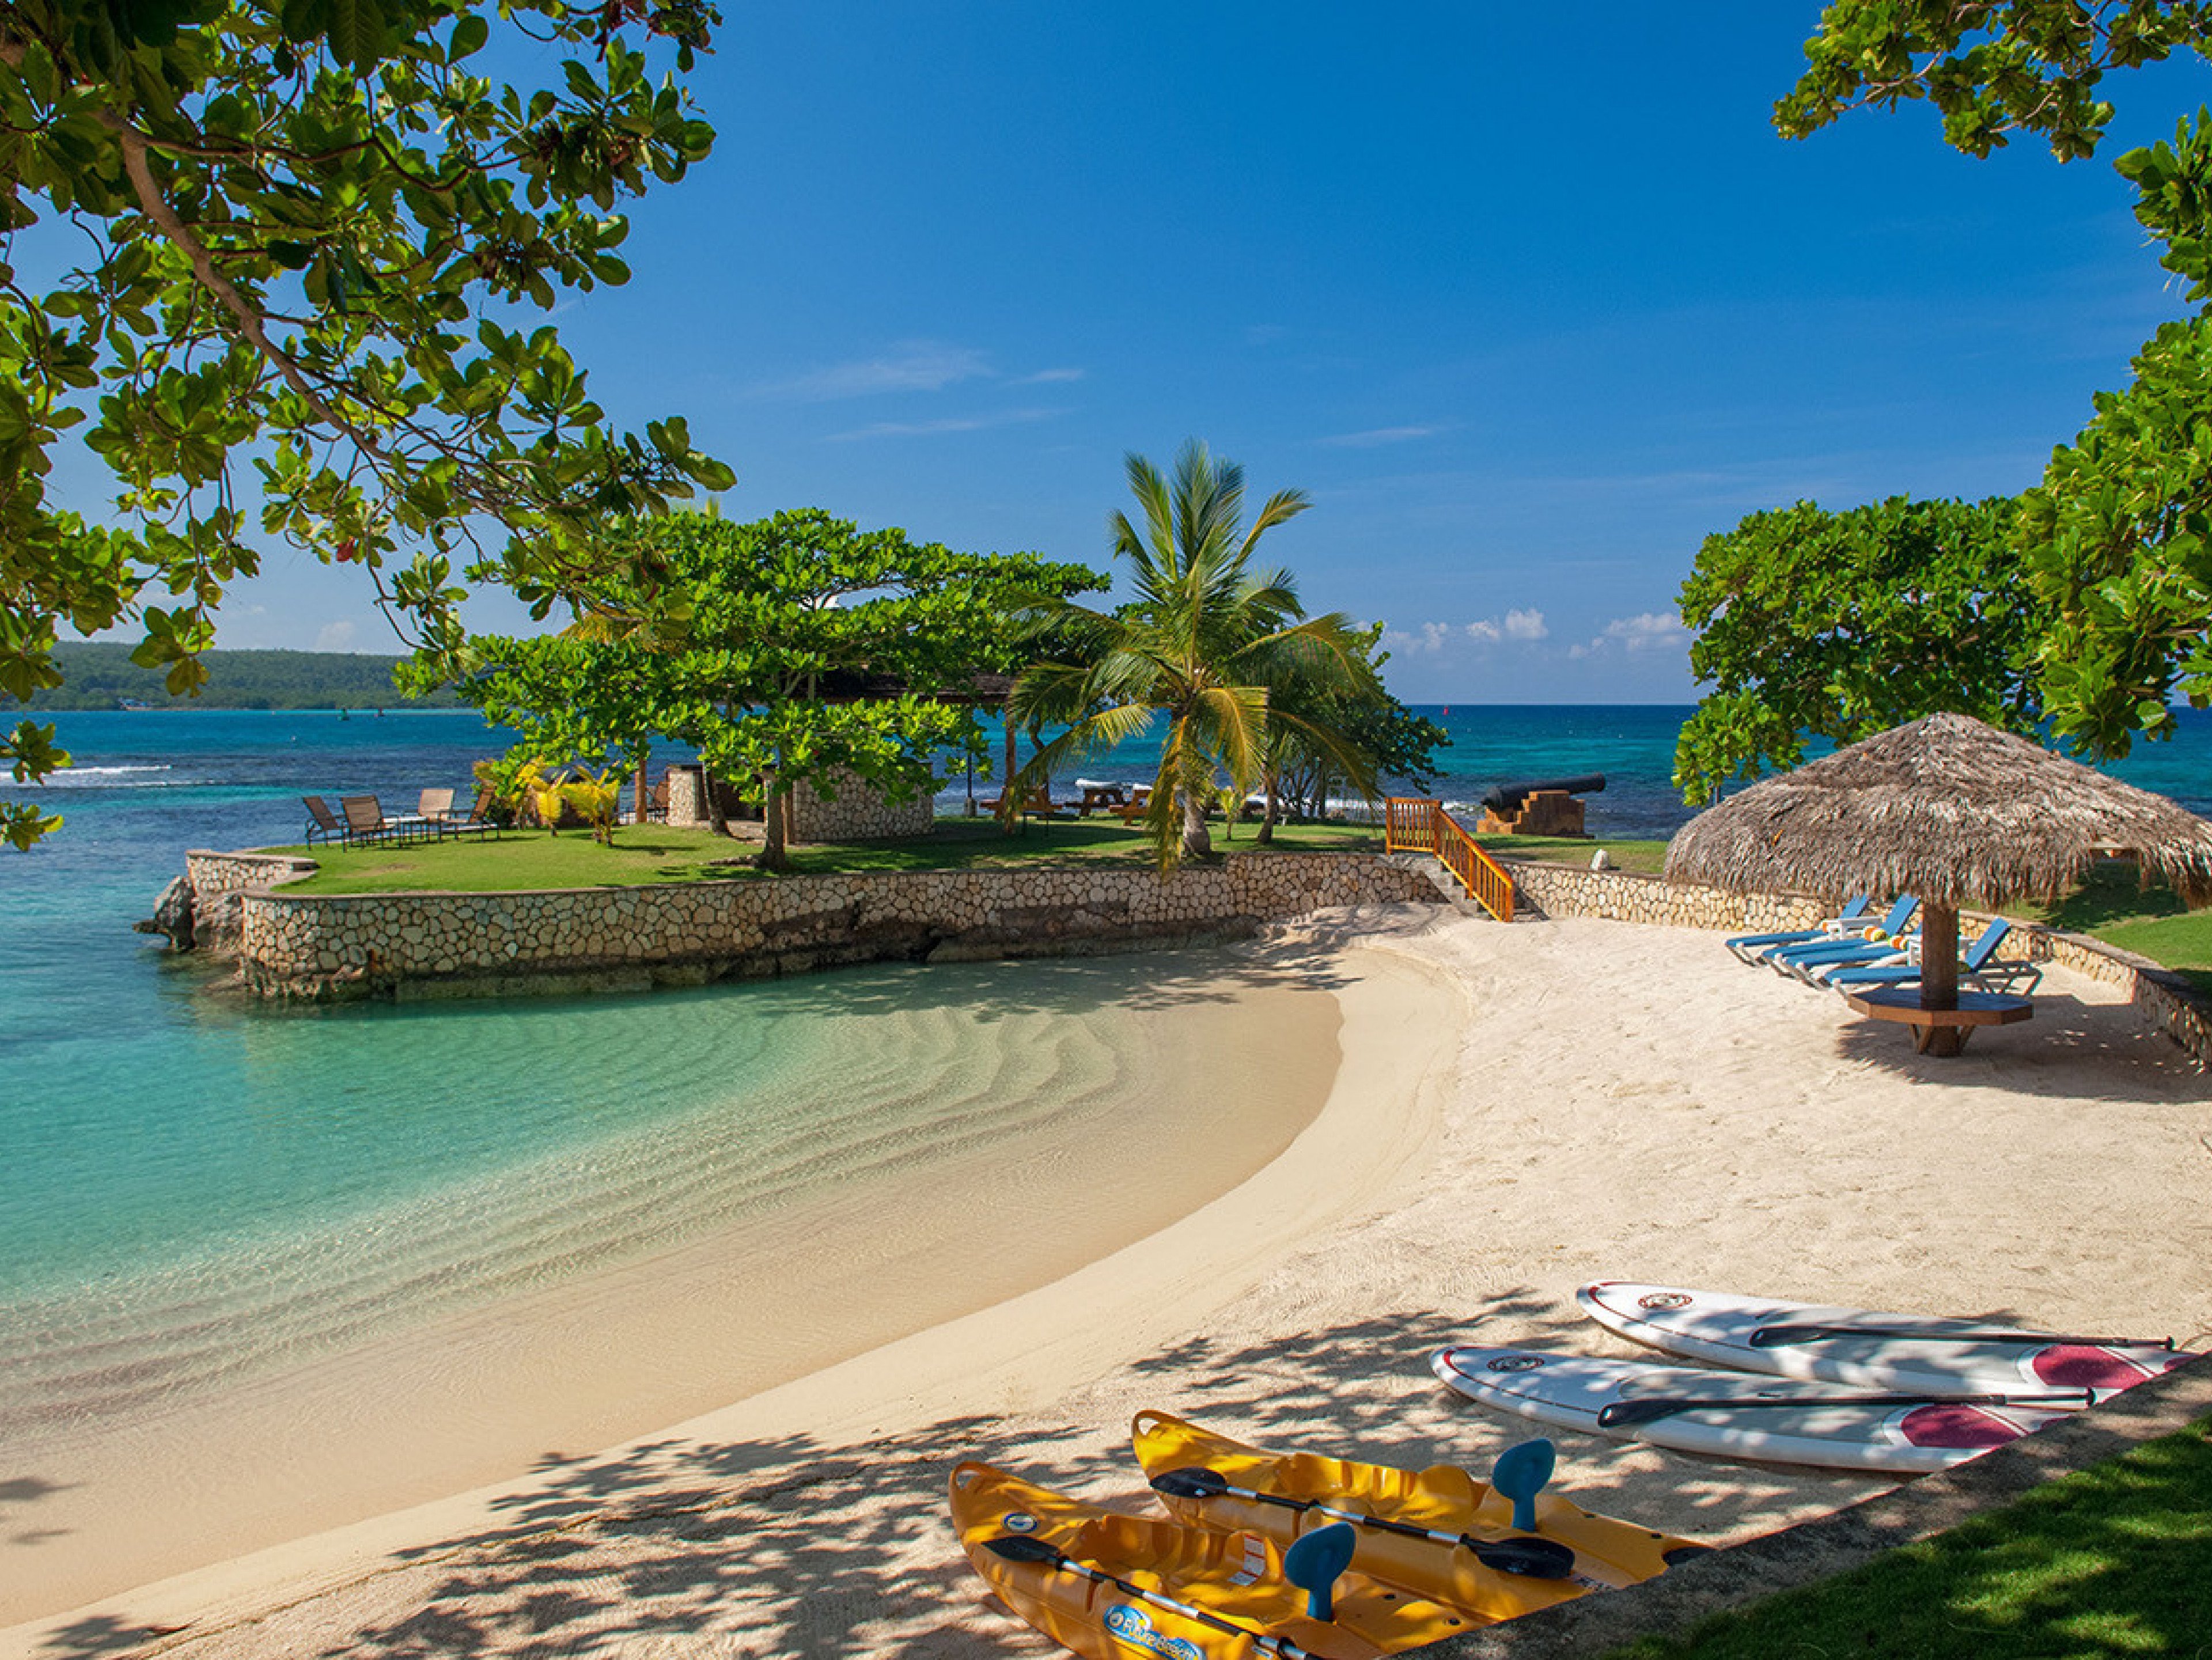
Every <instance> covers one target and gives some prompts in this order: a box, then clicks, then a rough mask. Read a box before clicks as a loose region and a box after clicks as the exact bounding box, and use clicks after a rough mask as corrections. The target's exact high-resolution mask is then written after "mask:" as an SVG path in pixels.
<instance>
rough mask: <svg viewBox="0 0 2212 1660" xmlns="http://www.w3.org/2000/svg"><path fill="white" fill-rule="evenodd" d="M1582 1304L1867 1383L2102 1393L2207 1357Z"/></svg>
mask: <svg viewBox="0 0 2212 1660" xmlns="http://www.w3.org/2000/svg"><path fill="white" fill-rule="evenodd" d="M1575 1300H1576V1301H1577V1302H1578V1303H1580V1304H1582V1305H1583V1312H1584V1313H1586V1314H1588V1315H1589V1316H1590V1318H1592V1319H1593V1320H1595V1321H1597V1322H1598V1323H1600V1324H1601V1325H1604V1326H1607V1327H1608V1328H1610V1329H1613V1330H1614V1331H1617V1332H1619V1333H1620V1335H1622V1336H1623V1337H1626V1338H1628V1339H1629V1340H1630V1341H1632V1342H1638V1343H1646V1344H1649V1345H1650V1347H1653V1348H1656V1349H1664V1350H1665V1351H1666V1352H1667V1353H1669V1354H1680V1355H1685V1356H1686V1357H1688V1358H1689V1359H1692V1360H1710V1361H1712V1362H1714V1363H1715V1364H1717V1365H1723V1366H1738V1367H1741V1368H1742V1369H1743V1370H1744V1371H1763V1372H1770V1373H1772V1374H1773V1375H1774V1376H1776V1377H1809V1378H1823V1379H1826V1380H1827V1381H1829V1382H1831V1383H1849V1384H1851V1385H1854V1386H1856V1387H1858V1388H1863V1389H1891V1390H1902V1389H1926V1390H1928V1391H1929V1392H1931V1393H1936V1394H1949V1395H1980V1394H2002V1393H2004V1392H2006V1391H2008V1390H2011V1391H2015V1392H2019V1391H2025V1390H2030V1389H2089V1390H2093V1392H2094V1393H2095V1395H2096V1396H2097V1398H2098V1399H2099V1400H2102V1399H2104V1398H2105V1397H2106V1395H2116V1394H2118V1392H2119V1391H2120V1390H2122V1389H2127V1388H2129V1387H2130V1386H2131V1385H2134V1384H2136V1383H2142V1381H2143V1380H2144V1379H2145V1378H2147V1377H2157V1376H2158V1375H2159V1374H2160V1372H2163V1371H2170V1370H2171V1369H2172V1368H2173V1367H2175V1366H2178V1365H2181V1364H2183V1363H2184V1362H2185V1361H2187V1360H2191V1359H2195V1358H2196V1357H2195V1356H2194V1355H2192V1354H2190V1353H2185V1352H2182V1351H2177V1350H2176V1349H2175V1348H2174V1347H2173V1345H2172V1342H2171V1341H2168V1340H2166V1339H2163V1338H2160V1339H2155V1340H2151V1341H2142V1340H2130V1339H2127V1338H2117V1337H2067V1336H2062V1335H2057V1334H2052V1333H2044V1332H2033V1331H2023V1330H2021V1329H2020V1328H2019V1327H2017V1326H2013V1325H2009V1324H2008V1323H2004V1322H2002V1321H1989V1320H1952V1319H1929V1318H1927V1317H1924V1316H1920V1315H1913V1314H1876V1313H1875V1312H1873V1311H1872V1310H1867V1309H1849V1308H1827V1307H1819V1306H1815V1305H1814V1304H1807V1303H1785V1302H1781V1301H1778V1300H1777V1299H1776V1298H1767V1297H1737V1296H1733V1295H1731V1294H1730V1293H1729V1292H1717V1291H1692V1290H1686V1289H1685V1288H1683V1287H1681V1286H1645V1285H1638V1284H1635V1283H1633V1282H1631V1281H1628V1280H1599V1281H1598V1282H1597V1283H1596V1284H1595V1285H1590V1286H1583V1288H1582V1289H1581V1290H1580V1291H1578V1292H1576V1293H1575Z"/></svg>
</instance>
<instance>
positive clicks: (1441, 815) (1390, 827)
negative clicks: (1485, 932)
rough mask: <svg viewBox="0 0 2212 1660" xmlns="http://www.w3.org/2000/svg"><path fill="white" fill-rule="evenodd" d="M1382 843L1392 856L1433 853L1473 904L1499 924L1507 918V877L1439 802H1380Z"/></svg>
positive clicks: (1509, 895)
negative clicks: (1402, 853)
mask: <svg viewBox="0 0 2212 1660" xmlns="http://www.w3.org/2000/svg"><path fill="white" fill-rule="evenodd" d="M1383 847H1384V848H1386V849H1388V850H1389V852H1392V853H1396V852H1399V851H1400V850H1401V849H1405V850H1408V851H1413V852H1418V853H1433V854H1436V856H1437V859H1438V860H1440V861H1441V862H1442V863H1443V867H1444V868H1445V869H1446V870H1448V871H1449V872H1450V873H1452V874H1453V875H1454V876H1456V877H1457V878H1459V882H1460V885H1461V886H1462V887H1463V888H1465V889H1466V890H1467V891H1468V894H1469V895H1470V896H1472V897H1473V898H1474V902H1475V903H1477V904H1479V905H1480V906H1481V907H1482V908H1483V909H1485V910H1486V911H1488V912H1489V913H1490V914H1491V915H1492V916H1494V917H1496V918H1497V919H1498V921H1501V922H1510V921H1512V920H1513V879H1512V878H1511V877H1510V876H1508V875H1507V874H1506V873H1505V867H1504V866H1503V865H1501V864H1499V863H1498V861H1497V860H1495V859H1492V857H1491V856H1490V855H1489V854H1486V853H1485V852H1484V851H1483V850H1482V848H1480V846H1479V845H1478V844H1477V843H1476V842H1475V839H1474V837H1473V836H1469V835H1468V833H1467V831H1466V830H1465V829H1464V828H1462V825H1461V824H1460V822H1459V820H1458V819H1456V818H1453V817H1452V816H1451V815H1450V814H1449V813H1448V812H1445V811H1444V804H1443V802H1442V801H1439V800H1436V799H1435V798H1434V797H1432V796H1406V795H1394V796H1392V797H1390V798H1389V800H1386V801H1385V802H1384V803H1383Z"/></svg>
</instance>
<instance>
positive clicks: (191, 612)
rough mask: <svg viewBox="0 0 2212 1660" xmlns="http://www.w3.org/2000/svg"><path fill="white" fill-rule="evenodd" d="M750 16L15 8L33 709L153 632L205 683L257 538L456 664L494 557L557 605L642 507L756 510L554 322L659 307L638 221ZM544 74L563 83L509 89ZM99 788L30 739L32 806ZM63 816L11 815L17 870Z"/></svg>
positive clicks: (536, 601)
mask: <svg viewBox="0 0 2212 1660" xmlns="http://www.w3.org/2000/svg"><path fill="white" fill-rule="evenodd" d="M717 21H719V19H718V15H717V14H716V13H715V11H714V9H713V8H712V6H711V5H708V4H706V3H703V0H653V3H649V4H647V3H636V0H607V3H605V4H594V5H590V6H586V7H576V6H572V5H569V4H568V3H566V0H387V3H381V4H376V5H365V4H360V3H356V0H281V3H279V0H10V3H9V4H7V5H6V6H4V7H0V366H4V368H5V370H6V373H5V374H0V696H5V697H7V698H9V699H13V700H15V701H17V702H21V701H22V700H24V699H27V697H29V696H30V695H31V694H32V693H33V692H34V691H37V690H40V689H41V688H48V687H52V686H55V685H58V684H61V679H62V671H61V669H60V667H59V666H58V663H57V661H56V660H55V657H54V651H53V648H54V646H55V643H56V642H57V639H58V634H59V630H60V629H62V628H64V627H67V628H69V629H74V630H75V631H76V632H78V633H80V634H90V633H93V632H94V631H97V630H100V629H106V628H109V627H112V626H113V625H115V624H117V623H125V622H128V623H134V624H135V625H136V626H137V627H138V628H139V629H142V630H143V639H142V640H141V641H140V642H139V644H138V646H137V651H136V653H135V657H136V660H137V661H138V662H140V663H141V664H143V665H145V666H158V667H160V668H161V669H162V670H163V672H164V673H165V676H166V684H167V690H168V691H169V692H170V693H171V694H172V695H187V694H190V693H191V692H193V691H194V690H197V687H198V686H199V685H200V684H202V682H203V681H204V679H205V676H206V672H205V670H204V667H203V666H202V664H201V662H200V660H199V659H200V655H201V654H202V653H203V652H204V651H205V650H206V649H207V648H208V647H209V646H210V644H211V643H212V642H213V639H214V618H215V615H216V608H217V606H218V605H219V604H220V602H221V600H222V594H223V591H224V589H225V587H227V586H228V584H229V583H230V582H231V581H232V580H233V579H234V578H236V577H240V576H246V575H252V574H253V573H254V572H255V571H256V569H258V564H259V560H260V550H259V546H258V543H257V540H256V538H257V534H258V536H259V537H261V538H281V539H283V540H285V541H289V542H290V543H292V544H294V545H295V546H297V547H300V548H301V549H304V550H307V551H309V552H312V553H313V555H314V556H316V557H317V558H319V559H322V560H325V561H326V562H339V563H345V564H349V565H351V566H353V567H354V568H356V569H359V570H361V571H362V572H363V573H364V576H365V580H366V581H367V582H368V585H369V587H370V588H371V590H372V592H373V593H374V595H375V596H376V598H377V599H378V600H379V601H380V603H383V604H384V605H386V606H387V608H388V609H389V610H390V611H392V612H393V613H394V614H395V617H396V618H397V619H398V620H401V621H403V622H404V623H406V624H407V626H409V627H410V628H411V629H414V630H416V632H417V634H418V637H421V638H424V639H428V640H430V641H432V642H442V643H445V644H447V645H450V644H451V643H452V642H453V641H454V640H455V639H457V638H458V636H459V624H458V623H456V622H455V620H454V618H453V606H454V605H455V604H456V603H457V602H458V600H459V599H460V597H461V595H462V593H463V591H464V590H463V587H462V583H461V581H459V576H458V575H457V570H458V567H459V564H461V563H463V562H469V561H471V559H472V560H473V562H472V563H469V565H468V573H467V574H468V575H470V576H471V577H474V578H488V579H490V580H495V581H503V582H506V583H507V584H509V585H511V586H513V587H514V588H515V589H516V590H517V591H518V592H519V593H521V594H523V595H524V597H525V598H526V599H530V600H531V601H532V604H533V605H537V606H539V607H541V610H540V612H539V614H540V615H544V614H547V613H548V612H550V609H551V608H552V606H553V605H556V603H558V601H559V600H560V599H561V598H562V597H563V596H564V595H566V594H568V593H571V592H573V591H574V590H575V589H576V588H577V587H579V586H580V585H588V584H589V583H590V582H591V581H593V580H595V579H596V578H597V577H598V576H599V575H600V574H601V570H602V567H601V564H600V562H599V559H598V557H597V556H596V552H597V548H598V544H596V543H595V542H594V541H592V539H590V538H591V536H592V534H593V533H594V530H595V527H596V526H598V525H599V523H601V522H602V521H604V520H605V518H606V517H607V516H608V515H610V514H626V513H651V512H655V511H658V510H659V508H661V507H662V506H663V505H664V504H665V502H668V501H669V500H671V498H681V497H684V496H689V495H690V493H691V492H692V490H693V489H695V488H705V489H720V488H724V487H726V485H727V484H728V483H729V482H730V473H729V470H728V469H727V468H726V467H724V466H722V465H720V463H718V462H714V461H711V460H708V459H706V458H704V457H702V456H700V455H698V454H696V453H694V452H693V450H692V449H691V447H690V440H689V437H688V435H687V434H686V432H685V429H684V423H682V422H681V421H680V420H672V419H671V420H668V421H659V422H654V423H650V424H648V426H647V429H646V435H645V436H644V437H643V438H636V437H632V436H628V435H619V434H617V433H613V432H611V431H610V430H609V429H608V424H607V423H606V420H605V416H604V414H603V412H602V410H600V408H599V405H598V404H595V403H593V402H592V398H591V397H590V395H589V393H588V392H587V390H586V383H585V375H584V373H583V371H582V370H581V369H580V368H579V367H578V366H577V364H576V363H575V362H574V361H573V360H572V359H571V358H570V357H569V356H568V354H567V353H566V352H565V351H564V350H562V346H561V344H560V342H559V340H558V338H557V337H556V336H555V334H554V332H553V331H552V330H551V329H550V328H544V327H541V328H538V329H534V330H533V329H531V328H529V327H528V326H527V324H526V314H527V313H530V312H532V311H550V310H551V309H552V308H553V307H555V305H556V302H557V301H559V298H560V291H561V290H562V289H592V288H594V287H596V286H599V285H600V284H614V283H623V282H624V281H626V280H627V278H628V276H629V271H628V268H627V267H626V266H625V265H624V264H623V260H622V258H621V257H620V254H619V252H618V249H619V248H620V246H621V244H622V242H623V238H624V235H625V234H626V232H627V229H628V225H627V222H626V221H625V220H624V219H623V216H621V215H620V214H618V213H617V212H616V211H614V209H615V204H616V203H617V199H618V198H623V197H626V196H629V195H632V194H635V193H638V192H641V191H642V190H644V189H645V187H646V185H647V182H648V180H652V179H660V180H664V181H673V180H676V179H680V178H682V177H683V175H684V173H685V171H686V169H687V168H689V167H690V165H691V164H692V163H694V162H696V161H698V160H700V159H701V158H702V157H703V156H704V155H706V154H707V153H708V148H709V146H710V145H711V143H712V142H713V138H714V134H713V131H712V130H711V129H710V128H709V127H708V125H706V124H705V123H704V122H703V121H701V120H699V119H696V117H695V116H694V115H693V113H692V112H691V110H690V104H689V100H688V99H687V98H686V96H685V95H684V93H683V91H682V90H681V89H680V88H678V86H677V85H676V84H675V82H674V81H673V79H672V78H671V77H668V76H663V77H662V78H659V79H658V80H656V79H655V65H656V64H658V63H665V64H671V65H672V66H673V68H674V69H675V70H679V71H682V70H690V68H691V67H692V65H693V63H694V60H695V55H696V52H698V51H700V50H702V49H703V48H704V46H705V45H706V43H707V39H708V31H709V30H710V28H711V27H713V26H714V24H715V23H716V22H717ZM549 49H550V51H549ZM539 58H544V59H545V60H546V61H550V62H554V63H556V64H557V67H556V69H555V70H554V82H553V84H552V85H551V86H550V87H545V88H537V89H533V88H531V87H529V86H528V85H526V84H525V85H513V84H507V82H505V81H504V80H503V78H502V76H501V73H500V72H498V71H495V70H485V69H483V68H480V67H479V65H480V64H484V63H486V62H489V63H493V64H501V65H507V64H525V63H530V62H532V61H536V60H538V59H539ZM65 443H66V444H68V445H70V446H73V447H81V448H82V451H83V452H84V453H85V454H86V456H87V457H88V458H90V459H96V460H97V462H98V463H100V464H101V465H105V466H106V468H107V470H108V471H110V472H111V473H112V475H113V477H114V479H115V483H116V487H117V489H118V495H117V496H116V497H115V499H114V503H113V510H112V514H109V515H107V516H108V517H109V518H110V519H111V520H112V522H110V523H109V524H106V525H100V524H95V523H91V522H88V520H87V519H86V518H85V517H83V516H82V508H83V504H82V503H78V504H75V506H76V508H78V509H79V510H78V511H71V510H70V507H69V506H65V505H64V504H63V503H60V502H56V501H53V500H52V499H50V497H49V496H48V493H47V488H46V480H47V477H48V474H49V472H50V471H51V469H52V466H53V465H54V462H55V459H56V457H57V453H58V451H59V450H61V449H62V448H63V447H64V444H65ZM256 474H258V495H259V496H260V498H261V499H260V510H259V513H258V515H257V514H255V513H254V512H253V509H252V504H251V497H252V495H253V494H255V493H256V492H255V485H254V482H253V480H254V476H255V475H256ZM486 532H490V533H491V534H492V535H493V536H494V537H495V538H503V542H502V543H501V544H500V545H496V546H489V547H488V546H487V545H486V544H483V543H482V542H480V540H479V538H482V537H483V535H484V534H485V533H486ZM66 763H67V757H66V756H65V755H64V754H63V753H62V752H61V751H58V750H57V749H56V748H55V747H54V744H53V729H52V727H50V726H40V725H39V724H37V723H34V722H31V721H24V722H21V724H19V725H17V726H16V727H15V729H14V731H13V732H12V733H9V734H8V735H6V736H5V737H0V764H5V765H8V766H9V768H10V769H12V771H13V773H14V775H15V779H16V781H18V782H19V783H21V782H34V781H37V780H38V779H40V778H41V777H43V776H45V775H46V774H48V773H49V772H51V771H52V770H53V769H55V768H57V767H59V766H62V765H65V764H66ZM57 822H58V821H57V820H55V819H52V818H49V817H48V816H46V815H45V814H43V813H42V812H40V811H39V810H38V809H37V808H36V807H35V806H32V805H29V804H26V803H20V802H0V833H4V834H5V836H6V837H7V839H9V841H12V842H15V844H16V845H17V846H19V847H27V846H28V845H30V844H31V843H32V842H35V841H36V840H37V839H38V838H39V837H40V836H42V835H44V834H45V833H46V831H47V830H50V829H52V826H53V824H55V823H57Z"/></svg>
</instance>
